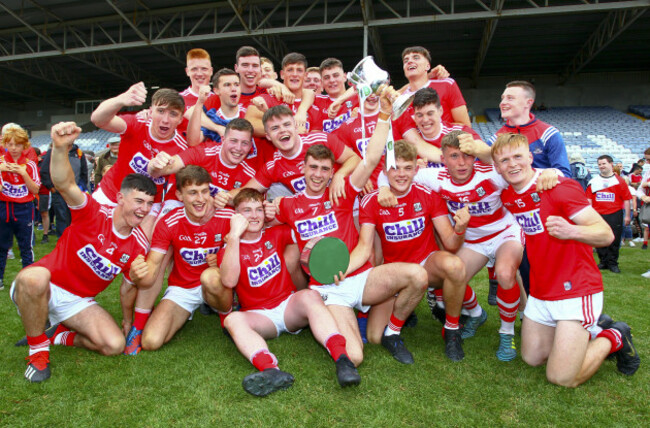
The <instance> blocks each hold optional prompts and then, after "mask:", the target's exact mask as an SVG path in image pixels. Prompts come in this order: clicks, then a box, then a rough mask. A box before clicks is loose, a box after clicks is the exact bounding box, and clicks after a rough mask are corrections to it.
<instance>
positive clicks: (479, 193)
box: [476, 187, 485, 197]
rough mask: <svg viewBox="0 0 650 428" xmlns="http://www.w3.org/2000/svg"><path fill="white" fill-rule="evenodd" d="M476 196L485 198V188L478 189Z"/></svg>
mask: <svg viewBox="0 0 650 428" xmlns="http://www.w3.org/2000/svg"><path fill="white" fill-rule="evenodd" d="M476 194H477V195H479V196H480V197H483V196H485V190H484V189H483V187H478V188H477V189H476Z"/></svg>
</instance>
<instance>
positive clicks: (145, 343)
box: [141, 328, 165, 351]
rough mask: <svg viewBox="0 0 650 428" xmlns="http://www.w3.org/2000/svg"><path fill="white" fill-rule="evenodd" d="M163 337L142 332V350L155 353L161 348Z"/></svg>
mask: <svg viewBox="0 0 650 428" xmlns="http://www.w3.org/2000/svg"><path fill="white" fill-rule="evenodd" d="M164 341H165V337H164V336H163V335H162V334H160V333H159V332H155V331H152V330H150V329H149V330H147V329H146V328H145V330H144V331H143V332H142V342H141V344H142V349H143V350H145V351H155V350H157V349H160V347H161V346H163V343H164Z"/></svg>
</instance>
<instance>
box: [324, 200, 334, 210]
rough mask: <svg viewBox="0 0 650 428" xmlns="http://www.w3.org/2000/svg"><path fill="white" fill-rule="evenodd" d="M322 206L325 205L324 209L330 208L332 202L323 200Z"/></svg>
mask: <svg viewBox="0 0 650 428" xmlns="http://www.w3.org/2000/svg"><path fill="white" fill-rule="evenodd" d="M323 206H324V207H325V209H326V210H331V209H332V203H331V202H330V201H325V202H323Z"/></svg>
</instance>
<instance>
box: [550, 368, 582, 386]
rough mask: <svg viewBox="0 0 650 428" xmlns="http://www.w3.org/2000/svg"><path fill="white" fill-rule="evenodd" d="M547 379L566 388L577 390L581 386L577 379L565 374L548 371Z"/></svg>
mask: <svg viewBox="0 0 650 428" xmlns="http://www.w3.org/2000/svg"><path fill="white" fill-rule="evenodd" d="M546 379H548V381H549V382H551V383H552V384H554V385H558V386H563V387H565V388H575V387H577V386H578V385H579V383H578V382H577V381H576V379H575V377H573V376H567V375H566V374H563V373H552V372H551V371H550V370H548V369H547V370H546Z"/></svg>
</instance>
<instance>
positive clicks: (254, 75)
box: [235, 55, 262, 93]
mask: <svg viewBox="0 0 650 428" xmlns="http://www.w3.org/2000/svg"><path fill="white" fill-rule="evenodd" d="M235 71H236V72H237V73H238V74H239V77H241V86H242V91H243V92H246V93H250V92H253V91H254V90H255V86H257V82H259V81H260V78H261V77H262V68H261V66H260V57H259V56H255V55H251V56H242V57H239V59H238V60H237V64H235Z"/></svg>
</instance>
